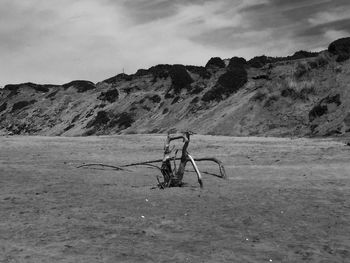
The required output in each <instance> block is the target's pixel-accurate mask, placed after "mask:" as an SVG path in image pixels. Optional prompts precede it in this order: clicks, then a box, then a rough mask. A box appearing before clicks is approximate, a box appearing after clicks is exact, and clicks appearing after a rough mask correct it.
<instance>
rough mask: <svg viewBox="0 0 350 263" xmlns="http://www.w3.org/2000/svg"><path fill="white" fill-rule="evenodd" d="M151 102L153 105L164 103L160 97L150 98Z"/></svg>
mask: <svg viewBox="0 0 350 263" xmlns="http://www.w3.org/2000/svg"><path fill="white" fill-rule="evenodd" d="M148 98H149V100H150V101H152V102H153V103H159V102H161V101H162V98H161V97H160V96H159V95H157V94H156V95H153V96H152V97H148Z"/></svg>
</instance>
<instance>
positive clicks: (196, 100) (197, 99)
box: [190, 97, 199, 104]
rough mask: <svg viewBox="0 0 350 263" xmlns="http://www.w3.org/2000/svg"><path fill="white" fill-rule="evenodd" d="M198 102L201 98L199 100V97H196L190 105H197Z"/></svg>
mask: <svg viewBox="0 0 350 263" xmlns="http://www.w3.org/2000/svg"><path fill="white" fill-rule="evenodd" d="M198 101H199V98H198V97H194V98H193V99H192V100H191V102H190V104H195V103H197V102H198Z"/></svg>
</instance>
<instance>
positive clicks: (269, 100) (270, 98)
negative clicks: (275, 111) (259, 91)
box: [264, 94, 279, 107]
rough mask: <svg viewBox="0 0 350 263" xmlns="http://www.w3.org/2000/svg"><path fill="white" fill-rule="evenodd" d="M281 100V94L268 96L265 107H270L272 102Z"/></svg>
mask: <svg viewBox="0 0 350 263" xmlns="http://www.w3.org/2000/svg"><path fill="white" fill-rule="evenodd" d="M278 100H279V96H278V95H275V94H273V95H271V96H269V97H268V98H267V100H266V101H265V103H264V107H270V106H272V104H273V103H274V102H275V101H278Z"/></svg>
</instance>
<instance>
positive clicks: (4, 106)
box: [0, 102, 7, 112]
mask: <svg viewBox="0 0 350 263" xmlns="http://www.w3.org/2000/svg"><path fill="white" fill-rule="evenodd" d="M6 108H7V102H4V103H3V104H1V106H0V112H3V111H4V110H6Z"/></svg>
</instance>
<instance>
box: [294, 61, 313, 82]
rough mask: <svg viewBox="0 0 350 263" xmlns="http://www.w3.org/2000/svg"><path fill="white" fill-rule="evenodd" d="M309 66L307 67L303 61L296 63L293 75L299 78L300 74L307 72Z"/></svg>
mask: <svg viewBox="0 0 350 263" xmlns="http://www.w3.org/2000/svg"><path fill="white" fill-rule="evenodd" d="M309 70H310V68H309V67H308V65H307V64H305V63H300V62H299V63H298V64H297V66H296V68H295V71H294V77H295V78H297V79H298V78H301V77H302V76H304V75H305V74H306V73H307V72H309Z"/></svg>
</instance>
